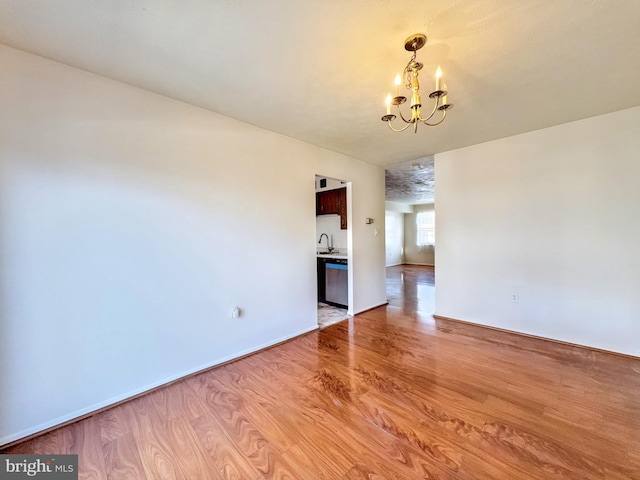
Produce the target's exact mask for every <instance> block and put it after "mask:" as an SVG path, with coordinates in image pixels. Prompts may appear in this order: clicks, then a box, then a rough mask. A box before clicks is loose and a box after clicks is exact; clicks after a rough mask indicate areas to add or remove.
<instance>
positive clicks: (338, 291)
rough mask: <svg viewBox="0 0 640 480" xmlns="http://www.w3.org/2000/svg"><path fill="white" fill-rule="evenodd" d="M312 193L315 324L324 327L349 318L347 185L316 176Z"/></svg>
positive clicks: (348, 216) (343, 182) (349, 240)
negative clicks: (315, 282) (316, 297)
mask: <svg viewBox="0 0 640 480" xmlns="http://www.w3.org/2000/svg"><path fill="white" fill-rule="evenodd" d="M315 196H316V237H315V241H316V245H315V247H316V273H317V275H316V278H317V292H318V325H319V327H320V328H324V327H326V326H328V325H332V324H334V323H337V322H340V321H342V320H345V319H347V318H350V317H351V315H350V306H351V303H352V300H351V299H352V294H351V292H352V279H353V274H352V272H351V271H350V268H349V266H350V256H351V242H352V240H351V238H352V237H351V221H350V220H351V219H350V211H351V209H350V199H351V184H350V182H347V181H346V180H341V179H336V178H332V177H328V176H322V175H316V177H315Z"/></svg>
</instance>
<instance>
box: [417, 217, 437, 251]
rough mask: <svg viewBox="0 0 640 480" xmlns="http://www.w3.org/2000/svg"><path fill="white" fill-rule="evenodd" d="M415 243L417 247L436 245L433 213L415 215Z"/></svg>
mask: <svg viewBox="0 0 640 480" xmlns="http://www.w3.org/2000/svg"><path fill="white" fill-rule="evenodd" d="M416 230H417V232H418V234H417V239H416V240H417V241H416V244H417V245H418V246H419V247H426V246H427V245H434V244H435V243H436V215H435V212H433V211H432V212H420V213H418V215H416Z"/></svg>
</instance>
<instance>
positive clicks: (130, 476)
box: [103, 433, 146, 480]
mask: <svg viewBox="0 0 640 480" xmlns="http://www.w3.org/2000/svg"><path fill="white" fill-rule="evenodd" d="M103 451H104V463H105V469H106V478H107V480H138V479H140V478H145V476H146V475H145V471H144V467H143V466H142V461H141V459H140V454H139V453H138V449H137V448H136V441H135V439H134V437H133V435H132V434H130V433H126V434H124V435H120V436H118V437H117V438H115V439H113V440H111V441H109V442H107V443H105V444H104V447H103Z"/></svg>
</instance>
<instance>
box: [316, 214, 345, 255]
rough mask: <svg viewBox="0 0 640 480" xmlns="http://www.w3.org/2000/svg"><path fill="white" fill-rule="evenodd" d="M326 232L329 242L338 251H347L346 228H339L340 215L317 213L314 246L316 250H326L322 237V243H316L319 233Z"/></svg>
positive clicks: (325, 242) (325, 243)
mask: <svg viewBox="0 0 640 480" xmlns="http://www.w3.org/2000/svg"><path fill="white" fill-rule="evenodd" d="M323 233H326V234H327V235H328V236H329V243H330V245H331V246H332V247H333V248H337V249H338V250H339V251H340V252H347V250H348V243H347V230H346V229H344V230H343V229H341V228H340V215H318V216H317V217H316V244H317V245H316V247H317V249H318V250H322V251H324V250H326V248H327V240H326V239H325V238H324V237H322V243H318V240H319V239H320V235H322V234H323Z"/></svg>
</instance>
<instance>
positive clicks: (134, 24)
mask: <svg viewBox="0 0 640 480" xmlns="http://www.w3.org/2000/svg"><path fill="white" fill-rule="evenodd" d="M639 25H640V1H638V0H610V1H603V0H561V1H549V0H520V1H509V0H475V1H464V0H439V1H433V2H426V1H424V0H393V1H390V0H348V1H345V0H304V1H301V0H279V1H278V2H267V1H264V0H55V1H48V0H2V1H0V42H1V43H4V44H6V45H9V46H12V47H15V48H18V49H21V50H24V51H27V52H32V53H35V54H38V55H42V56H44V57H47V58H51V59H54V60H57V61H59V62H62V63H65V64H68V65H72V66H75V67H78V68H82V69H84V70H88V71H90V72H94V73H97V74H100V75H103V76H106V77H109V78H112V79H116V80H120V81H122V82H125V83H128V84H131V85H135V86H138V87H141V88H144V89H147V90H151V91H153V92H157V93H160V94H163V95H166V96H169V97H172V98H175V99H178V100H182V101H185V102H188V103H191V104H193V105H198V106H201V107H203V108H206V109H209V110H212V111H215V112H218V113H221V114H223V115H226V116H229V117H233V118H236V119H238V120H241V121H244V122H247V123H250V124H254V125H257V126H260V127H263V128H266V129H269V130H272V131H275V132H280V133H283V134H285V135H288V136H291V137H294V138H298V139H301V140H304V141H307V142H310V143H313V144H316V145H320V146H323V147H326V148H328V149H331V150H334V151H338V152H343V153H346V154H348V155H352V156H354V157H357V158H360V159H362V160H365V161H368V162H371V163H376V164H379V165H385V166H386V165H391V164H394V163H398V162H405V161H409V160H413V159H418V158H424V157H426V156H430V155H433V154H435V153H438V152H442V151H447V150H451V149H455V148H459V147H463V146H466V145H472V144H476V143H480V142H484V141H488V140H492V139H496V138H501V137H505V136H510V135H514V134H518V133H522V132H526V131H531V130H536V129H539V128H544V127H548V126H552V125H557V124H560V123H565V122H568V121H572V120H577V119H580V118H586V117H589V116H593V115H598V114H602V113H606V112H611V111H615V110H620V109H624V108H628V107H632V106H637V105H640V88H639V87H638V86H639V85H640V54H638V51H637V50H638V45H640V28H639ZM418 32H422V33H426V34H427V36H428V37H429V42H428V43H427V45H426V46H425V48H423V49H422V50H420V51H419V52H418V60H419V61H421V62H423V63H424V64H425V68H424V69H423V70H422V72H421V77H420V78H421V80H422V85H423V90H425V91H427V92H428V90H429V89H430V88H429V87H430V85H431V81H430V80H431V79H430V76H431V75H432V74H433V72H434V71H435V68H436V66H437V65H441V66H442V69H443V72H444V79H445V81H446V83H447V85H448V88H449V91H450V92H451V94H450V96H449V100H450V101H451V102H452V103H454V104H455V108H454V109H453V110H452V111H451V112H450V115H449V116H448V118H447V120H446V121H445V123H444V124H443V125H441V126H439V127H434V128H427V127H424V126H423V127H422V128H420V129H419V131H418V133H417V134H414V133H413V132H412V131H409V130H407V131H405V132H403V133H393V132H391V131H389V129H388V127H387V126H386V125H385V124H384V123H383V122H382V121H381V120H380V117H381V116H382V115H383V114H384V97H385V96H386V94H387V92H388V91H390V90H392V83H393V77H394V76H395V73H396V72H397V71H400V70H401V69H402V68H403V67H404V65H405V64H406V62H407V61H408V59H409V54H408V53H407V52H406V51H405V50H404V48H403V44H404V40H405V38H406V37H407V36H409V35H410V34H413V33H418ZM423 97H425V98H426V95H425V94H423Z"/></svg>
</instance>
